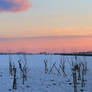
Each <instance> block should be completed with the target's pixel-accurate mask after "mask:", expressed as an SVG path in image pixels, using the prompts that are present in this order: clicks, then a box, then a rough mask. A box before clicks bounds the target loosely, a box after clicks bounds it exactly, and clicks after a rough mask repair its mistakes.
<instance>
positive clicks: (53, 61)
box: [0, 55, 92, 92]
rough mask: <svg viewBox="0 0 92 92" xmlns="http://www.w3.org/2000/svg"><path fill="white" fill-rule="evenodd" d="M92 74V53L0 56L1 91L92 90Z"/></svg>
mask: <svg viewBox="0 0 92 92" xmlns="http://www.w3.org/2000/svg"><path fill="white" fill-rule="evenodd" d="M19 62H20V64H21V66H22V70H21V67H20V66H19ZM12 69H13V70H12ZM14 69H15V70H16V71H15V72H14ZM24 69H26V72H24ZM11 70H12V72H11ZM23 73H24V74H25V75H26V78H25V76H23ZM91 74H92V56H63V55H0V92H92V76H91ZM14 81H15V82H14Z"/></svg>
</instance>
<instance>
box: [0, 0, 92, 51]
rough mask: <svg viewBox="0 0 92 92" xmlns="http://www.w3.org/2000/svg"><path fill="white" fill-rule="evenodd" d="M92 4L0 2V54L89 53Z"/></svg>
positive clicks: (80, 0)
mask: <svg viewBox="0 0 92 92" xmlns="http://www.w3.org/2000/svg"><path fill="white" fill-rule="evenodd" d="M91 42H92V0H0V52H20V51H21V52H22V51H23V52H44V51H46V52H71V51H92V43H91Z"/></svg>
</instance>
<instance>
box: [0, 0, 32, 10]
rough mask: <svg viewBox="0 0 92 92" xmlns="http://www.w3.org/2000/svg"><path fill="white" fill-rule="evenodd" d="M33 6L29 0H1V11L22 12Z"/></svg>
mask: <svg viewBox="0 0 92 92" xmlns="http://www.w3.org/2000/svg"><path fill="white" fill-rule="evenodd" d="M31 6H32V5H31V3H30V2H29V0H0V12H21V11H25V10H27V9H29V8H30V7H31Z"/></svg>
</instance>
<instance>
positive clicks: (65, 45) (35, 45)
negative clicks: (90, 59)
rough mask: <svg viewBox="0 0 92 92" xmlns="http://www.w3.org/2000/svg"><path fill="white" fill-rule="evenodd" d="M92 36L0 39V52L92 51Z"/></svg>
mask: <svg viewBox="0 0 92 92" xmlns="http://www.w3.org/2000/svg"><path fill="white" fill-rule="evenodd" d="M90 42H92V37H89V38H65V39H63V38H53V39H32V40H15V41H12V40H11V41H0V44H1V45H0V52H34V53H35V52H44V51H46V52H74V51H92V43H90Z"/></svg>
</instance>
